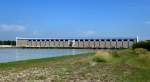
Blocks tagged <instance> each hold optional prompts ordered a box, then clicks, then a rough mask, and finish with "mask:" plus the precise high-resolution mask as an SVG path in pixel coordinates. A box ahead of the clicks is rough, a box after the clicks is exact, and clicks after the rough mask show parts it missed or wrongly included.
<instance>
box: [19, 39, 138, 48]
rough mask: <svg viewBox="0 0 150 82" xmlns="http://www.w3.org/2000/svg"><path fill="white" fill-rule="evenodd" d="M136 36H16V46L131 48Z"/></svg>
mask: <svg viewBox="0 0 150 82" xmlns="http://www.w3.org/2000/svg"><path fill="white" fill-rule="evenodd" d="M137 41H138V38H112V39H110V38H95V39H87V38H86V39H77V38H76V39H70V38H68V39H67V38H16V47H23V48H75V49H76V48H77V49H78V48H79V49H113V48H116V49H118V48H131V47H132V45H133V44H134V43H136V42H137Z"/></svg>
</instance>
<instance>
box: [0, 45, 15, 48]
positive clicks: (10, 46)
mask: <svg viewBox="0 0 150 82" xmlns="http://www.w3.org/2000/svg"><path fill="white" fill-rule="evenodd" d="M0 48H16V46H13V45H0Z"/></svg>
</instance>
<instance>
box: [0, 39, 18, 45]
mask: <svg viewBox="0 0 150 82" xmlns="http://www.w3.org/2000/svg"><path fill="white" fill-rule="evenodd" d="M0 45H16V41H10V40H7V41H1V40H0Z"/></svg>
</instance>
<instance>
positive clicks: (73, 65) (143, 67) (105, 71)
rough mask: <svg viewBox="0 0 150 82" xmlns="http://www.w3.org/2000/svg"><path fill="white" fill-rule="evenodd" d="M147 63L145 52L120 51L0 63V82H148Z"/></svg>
mask: <svg viewBox="0 0 150 82" xmlns="http://www.w3.org/2000/svg"><path fill="white" fill-rule="evenodd" d="M149 62H150V52H149V51H147V50H144V49H135V50H132V49H124V50H109V51H108V50H107V51H98V52H95V53H85V54H78V55H67V56H61V57H52V58H42V59H33V60H27V61H17V62H8V63H0V82H3V81H2V79H1V77H4V78H5V81H4V82H23V81H27V82H35V81H48V82H49V81H53V82H72V81H74V82H82V81H84V82H89V81H92V82H150V63H149Z"/></svg>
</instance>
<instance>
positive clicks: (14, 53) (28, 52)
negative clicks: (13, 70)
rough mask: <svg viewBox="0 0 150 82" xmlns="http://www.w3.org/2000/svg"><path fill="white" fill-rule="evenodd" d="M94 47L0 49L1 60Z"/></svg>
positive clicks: (68, 52)
mask: <svg viewBox="0 0 150 82" xmlns="http://www.w3.org/2000/svg"><path fill="white" fill-rule="evenodd" d="M92 51H94V50H92V49H15V48H11V49H10V48H8V49H7V48H6V49H0V62H11V61H18V60H28V59H38V58H45V57H55V56H62V55H75V54H79V53H87V52H92Z"/></svg>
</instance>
